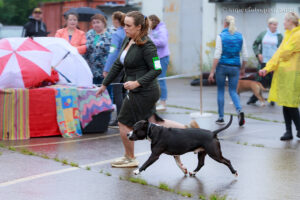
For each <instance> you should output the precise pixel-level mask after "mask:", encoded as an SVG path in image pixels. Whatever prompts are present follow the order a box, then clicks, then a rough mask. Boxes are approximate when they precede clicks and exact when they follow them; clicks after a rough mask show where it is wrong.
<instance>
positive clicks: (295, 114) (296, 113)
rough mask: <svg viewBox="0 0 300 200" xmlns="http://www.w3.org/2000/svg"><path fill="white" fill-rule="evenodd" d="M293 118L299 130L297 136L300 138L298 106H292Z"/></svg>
mask: <svg viewBox="0 0 300 200" xmlns="http://www.w3.org/2000/svg"><path fill="white" fill-rule="evenodd" d="M290 113H291V118H292V121H293V122H294V124H295V126H296V130H297V137H298V138H300V114H299V110H298V108H290Z"/></svg>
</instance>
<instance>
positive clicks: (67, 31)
mask: <svg viewBox="0 0 300 200" xmlns="http://www.w3.org/2000/svg"><path fill="white" fill-rule="evenodd" d="M65 18H66V26H65V28H62V29H59V30H57V31H56V34H55V37H59V38H64V39H65V40H67V41H68V42H69V43H70V44H71V45H72V46H73V47H76V48H77V50H78V52H79V53H80V54H81V55H82V54H84V53H85V52H86V46H85V43H86V37H85V33H84V32H83V31H81V30H79V29H78V28H77V26H78V15H77V14H75V13H69V14H68V15H67V16H66V17H65Z"/></svg>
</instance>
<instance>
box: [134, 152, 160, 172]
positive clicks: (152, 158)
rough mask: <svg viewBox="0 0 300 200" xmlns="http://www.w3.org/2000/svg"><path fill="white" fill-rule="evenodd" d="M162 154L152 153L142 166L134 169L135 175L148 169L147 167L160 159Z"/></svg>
mask: <svg viewBox="0 0 300 200" xmlns="http://www.w3.org/2000/svg"><path fill="white" fill-rule="evenodd" d="M159 156H160V154H153V153H152V154H151V155H150V157H149V158H148V160H147V161H146V162H145V163H144V164H143V165H142V167H140V168H139V169H136V170H134V171H133V173H134V174H135V175H138V174H140V173H141V172H142V171H144V170H146V169H147V167H149V166H150V165H152V164H153V163H154V162H155V161H157V160H158V158H159Z"/></svg>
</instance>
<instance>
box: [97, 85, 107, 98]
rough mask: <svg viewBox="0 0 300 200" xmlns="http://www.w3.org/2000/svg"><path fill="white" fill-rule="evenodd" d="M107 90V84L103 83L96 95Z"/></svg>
mask: <svg viewBox="0 0 300 200" xmlns="http://www.w3.org/2000/svg"><path fill="white" fill-rule="evenodd" d="M105 90H106V86H104V85H101V87H100V88H99V90H98V91H97V93H96V97H98V96H100V95H101V94H102V93H103V92H104V91H105Z"/></svg>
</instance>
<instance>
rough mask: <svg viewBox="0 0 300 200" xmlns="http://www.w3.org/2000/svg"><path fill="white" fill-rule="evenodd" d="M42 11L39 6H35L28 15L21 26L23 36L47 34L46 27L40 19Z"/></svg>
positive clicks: (44, 35) (43, 35)
mask: <svg viewBox="0 0 300 200" xmlns="http://www.w3.org/2000/svg"><path fill="white" fill-rule="evenodd" d="M42 19H43V12H42V10H41V9H40V8H35V9H34V10H33V12H32V16H30V17H29V22H27V23H26V24H25V25H24V27H23V33H22V36H23V37H46V36H47V35H48V32H47V27H46V25H45V23H44V22H43V21H42Z"/></svg>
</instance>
